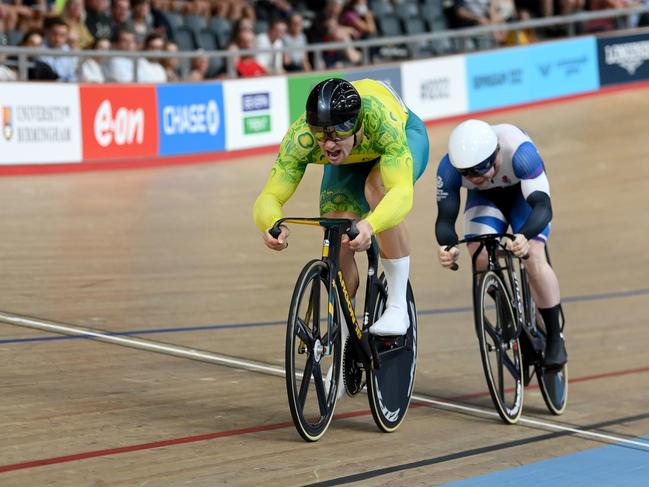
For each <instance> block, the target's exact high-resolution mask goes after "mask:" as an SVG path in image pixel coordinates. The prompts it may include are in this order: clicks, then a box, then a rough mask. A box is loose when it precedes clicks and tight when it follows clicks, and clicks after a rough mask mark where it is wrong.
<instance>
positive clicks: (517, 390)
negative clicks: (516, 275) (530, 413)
mask: <svg viewBox="0 0 649 487" xmlns="http://www.w3.org/2000/svg"><path fill="white" fill-rule="evenodd" d="M475 306H476V308H475V310H474V312H475V320H476V331H477V334H478V342H479V343H480V358H481V359H482V368H483V370H484V374H485V378H486V380H487V386H488V387H489V393H490V394H491V399H492V401H493V404H494V406H495V407H496V410H497V411H498V414H499V415H500V417H501V418H502V420H503V422H505V423H507V424H514V423H516V422H517V421H518V419H519V418H520V415H521V412H522V411H523V358H522V355H521V347H520V343H519V339H518V336H517V326H516V318H515V316H514V311H513V309H512V303H511V299H510V298H509V293H508V292H507V289H506V287H505V285H504V283H503V281H502V279H501V278H500V277H499V276H498V274H496V273H495V272H493V271H487V272H485V273H484V274H483V275H482V277H481V278H480V282H479V285H478V288H477V295H476V300H475Z"/></svg>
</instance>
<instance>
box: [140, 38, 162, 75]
mask: <svg viewBox="0 0 649 487" xmlns="http://www.w3.org/2000/svg"><path fill="white" fill-rule="evenodd" d="M164 48H165V40H164V38H163V37H162V36H161V35H160V34H157V33H155V32H154V33H152V34H149V35H148V36H147V37H146V39H145V40H144V47H143V50H144V51H148V52H162V51H163V50H164ZM137 68H138V71H137V74H138V76H137V78H138V82H140V83H164V82H166V81H167V73H166V71H165V68H163V67H162V64H160V58H142V59H138V62H137Z"/></svg>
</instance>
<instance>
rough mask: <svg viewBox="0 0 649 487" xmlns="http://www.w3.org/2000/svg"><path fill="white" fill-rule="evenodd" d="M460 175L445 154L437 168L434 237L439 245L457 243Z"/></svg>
mask: <svg viewBox="0 0 649 487" xmlns="http://www.w3.org/2000/svg"><path fill="white" fill-rule="evenodd" d="M461 187H462V177H461V176H460V174H459V173H458V172H457V170H456V169H454V168H453V166H452V165H451V163H450V161H449V159H448V156H445V157H444V158H443V159H442V160H441V161H440V163H439V167H438V168H437V220H436V221H435V237H436V238H437V242H438V243H439V245H453V244H455V243H457V241H458V238H457V233H456V232H455V220H457V215H458V214H459V212H460V188H461Z"/></svg>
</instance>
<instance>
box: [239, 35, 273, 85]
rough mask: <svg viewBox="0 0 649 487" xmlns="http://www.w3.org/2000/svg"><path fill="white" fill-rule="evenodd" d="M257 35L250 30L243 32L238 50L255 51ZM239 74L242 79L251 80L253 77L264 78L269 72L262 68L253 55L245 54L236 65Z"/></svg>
mask: <svg viewBox="0 0 649 487" xmlns="http://www.w3.org/2000/svg"><path fill="white" fill-rule="evenodd" d="M255 40H256V39H255V34H254V33H253V32H252V31H250V30H244V31H241V33H240V34H239V39H238V43H237V48H238V49H241V50H243V49H254V48H255V47H256V46H255ZM235 68H236V70H237V74H238V75H239V76H241V77H242V78H250V77H253V76H264V75H266V74H268V71H266V69H265V68H264V67H263V66H261V65H260V64H259V63H258V62H257V60H256V59H255V57H254V56H253V55H251V54H245V55H242V56H240V57H239V59H238V61H237V62H236V64H235Z"/></svg>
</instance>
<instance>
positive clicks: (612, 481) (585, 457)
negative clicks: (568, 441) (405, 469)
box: [443, 437, 649, 487]
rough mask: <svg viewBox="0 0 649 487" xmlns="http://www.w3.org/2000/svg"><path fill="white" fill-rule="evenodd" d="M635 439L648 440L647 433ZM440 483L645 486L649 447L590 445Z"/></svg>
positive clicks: (470, 485) (527, 486)
mask: <svg viewBox="0 0 649 487" xmlns="http://www.w3.org/2000/svg"><path fill="white" fill-rule="evenodd" d="M638 440H640V441H642V440H644V441H649V437H645V438H638ZM443 485H452V486H454V487H474V486H490V485H497V486H499V487H502V486H517V487H518V486H525V487H533V486H543V487H550V486H551V487H576V486H587V487H618V486H619V487H647V486H648V485H649V450H642V449H641V448H629V447H627V446H619V445H612V446H607V447H602V448H594V449H592V450H587V451H583V452H579V453H571V454H570V455H565V456H562V457H558V458H553V459H552V460H544V461H542V462H537V463H531V464H528V465H524V466H522V467H514V468H509V469H507V470H502V471H500V472H494V473H491V474H487V475H480V476H479V477H473V478H471V479H467V480H461V481H459V482H451V483H449V484H443Z"/></svg>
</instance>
